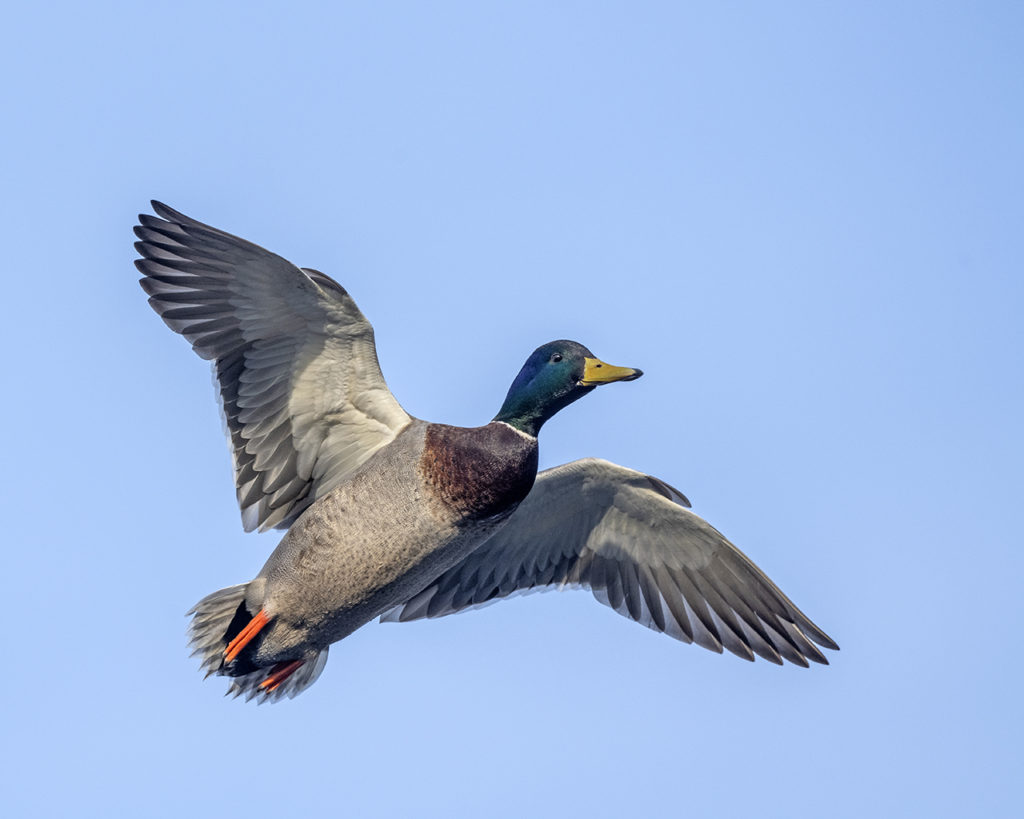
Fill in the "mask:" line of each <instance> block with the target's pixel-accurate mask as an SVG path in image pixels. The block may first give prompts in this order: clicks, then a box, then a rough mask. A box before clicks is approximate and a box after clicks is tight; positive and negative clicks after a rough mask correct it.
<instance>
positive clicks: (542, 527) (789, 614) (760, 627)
mask: <svg viewBox="0 0 1024 819" xmlns="http://www.w3.org/2000/svg"><path fill="white" fill-rule="evenodd" d="M688 506H689V501H688V500H686V497H685V496H684V495H683V494H682V493H681V492H679V491H678V490H676V489H674V488H672V487H671V486H669V485H668V484H666V483H665V482H664V481H660V480H658V479H657V478H652V477H650V476H648V475H644V474H643V473H640V472H635V471H633V470H631V469H626V468H625V467H621V466H616V465H615V464H611V463H608V462H607V461H601V460H597V459H585V460H582V461H574V462H572V463H569V464H565V465H563V466H559V467H556V468H555V469H549V470H546V471H545V472H542V473H540V475H538V476H537V481H536V483H535V485H534V488H533V490H532V491H531V492H530V494H529V496H528V497H527V498H526V500H525V501H523V503H522V504H520V506H519V508H518V509H517V510H516V511H515V512H514V513H513V514H512V516H511V517H510V518H509V521H508V523H507V524H506V525H505V526H504V527H503V528H502V529H499V530H498V532H497V533H495V534H494V535H493V536H492V537H491V538H490V539H489V540H488V541H487V542H485V543H484V544H483V546H481V547H480V548H479V549H478V550H477V551H476V552H474V553H473V554H471V555H470V556H469V557H468V558H466V559H465V560H464V561H463V562H462V563H461V564H459V565H457V566H455V567H454V568H452V569H450V570H449V571H448V572H446V573H445V574H443V575H441V576H440V577H439V578H438V579H437V580H436V581H435V582H434V583H433V584H431V585H430V586H428V587H427V588H426V589H424V590H423V591H421V592H420V593H419V594H418V595H416V597H414V598H413V599H412V600H410V601H409V602H408V603H405V604H404V605H402V606H398V607H397V608H395V609H392V610H391V611H390V612H388V613H387V614H385V615H384V616H383V617H382V618H381V619H382V620H391V621H394V620H400V621H406V620H414V619H417V618H420V617H440V616H443V615H445V614H452V613H454V612H457V611H462V610H465V609H468V608H472V607H474V606H477V605H480V604H482V603H485V602H487V601H491V600H494V599H496V598H501V597H507V596H509V595H511V594H516V593H520V592H525V591H529V590H531V589H536V588H543V587H547V588H553V587H558V586H561V587H566V586H570V587H571V586H582V587H584V588H588V589H590V590H591V592H593V594H594V596H595V597H596V598H597V599H598V600H600V601H601V602H602V603H604V604H606V605H608V606H610V607H611V608H613V609H615V610H616V611H617V612H619V613H620V614H622V615H623V616H626V617H629V618H630V619H632V620H635V621H637V622H639V623H642V624H643V625H645V626H647V627H649V628H652V629H654V630H655V631H660V632H664V633H666V634H669V635H671V636H673V637H675V638H676V639H678V640H682V641H683V642H688V643H690V642H695V643H697V644H698V645H701V646H703V647H704V648H707V649H710V650H711V651H716V652H718V653H721V652H722V651H723V649H728V650H729V651H730V652H732V653H733V654H736V655H737V656H739V657H743V658H744V659H747V660H753V659H754V658H755V655H756V656H758V657H761V658H763V659H765V660H768V661H769V662H772V663H777V664H780V665H781V664H782V663H783V660H788V661H789V662H791V663H794V664H796V665H800V666H807V665H808V661H812V662H816V663H825V664H827V662H828V661H827V660H826V659H825V656H824V655H823V654H822V653H821V651H819V650H818V647H817V646H822V647H825V648H829V649H838V646H837V645H836V644H835V642H833V641H832V639H831V638H830V637H828V635H826V634H825V633H824V632H823V631H821V629H819V628H818V627H817V626H815V625H814V623H812V622H811V621H810V620H809V619H808V618H807V616H806V615H804V614H803V612H801V611H800V610H799V609H798V608H797V607H796V606H794V605H793V603H792V602H791V601H790V600H789V598H788V597H786V596H785V595H784V594H783V593H782V592H781V591H779V589H778V588H777V587H776V586H775V584H774V583H772V581H771V580H769V579H768V578H767V577H766V576H765V574H764V573H763V572H762V571H761V570H760V569H758V568H757V567H756V566H755V565H754V564H753V563H752V562H751V561H750V560H749V559H748V558H747V557H746V556H745V555H744V554H743V553H742V552H740V551H739V550H738V549H737V548H736V547H735V546H733V545H732V544H731V543H730V542H729V541H728V540H726V538H725V537H724V536H723V535H722V534H721V533H720V532H718V531H717V530H716V529H715V528H713V527H712V526H710V525H709V524H708V523H707V522H706V521H704V520H703V519H702V518H700V517H698V516H697V515H695V514H693V513H692V512H690V511H689V509H688V508H687V507H688ZM815 643H817V645H815Z"/></svg>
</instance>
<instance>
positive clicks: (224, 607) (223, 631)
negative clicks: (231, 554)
mask: <svg viewBox="0 0 1024 819" xmlns="http://www.w3.org/2000/svg"><path fill="white" fill-rule="evenodd" d="M249 585H250V584H249V583H242V584H240V585H238V586H229V587H228V588H226V589H220V590H219V591H215V592H214V593H213V594H209V595H207V596H206V597H204V598H203V599H202V600H200V601H199V602H198V603H196V604H195V606H193V607H192V609H191V610H190V611H189V612H188V614H189V615H191V616H192V623H191V624H190V626H189V644H190V645H191V647H192V656H193V657H195V656H198V657H199V665H200V668H201V669H202V670H203V671H205V672H206V676H207V677H209V676H210V675H211V674H219V675H222V676H227V677H233V678H234V679H232V681H231V685H230V686H228V690H227V693H228V694H231V695H233V696H235V697H237V696H240V695H242V694H244V695H245V698H246V699H247V700H251V699H253V698H254V697H259V701H260V702H261V703H264V702H274V701H276V700H279V699H282V698H283V697H294V696H295V695H296V694H298V693H300V692H302V691H304V690H306V689H307V688H309V686H311V685H312V684H313V683H314V682H316V679H317V677H319V676H320V672H321V671H323V669H324V665H326V663H327V649H326V648H325V649H323V650H321V651H317V652H311V653H308V654H306V655H304V656H303V657H301V658H299V659H295V660H291V661H288V662H282V663H276V664H274V665H270V666H259V665H256V664H255V663H254V662H253V660H252V658H251V656H250V655H249V654H248V652H246V653H243V648H245V647H246V646H247V644H248V642H249V641H250V640H252V639H253V638H254V637H255V636H256V634H257V633H258V632H259V631H260V630H261V629H262V628H263V627H264V626H265V625H266V624H267V623H268V622H269V620H268V619H267V618H266V617H265V616H264V614H263V612H262V610H260V611H258V612H256V613H255V614H253V613H252V612H251V611H249V609H248V607H247V606H246V602H245V597H246V592H247V591H248V589H249Z"/></svg>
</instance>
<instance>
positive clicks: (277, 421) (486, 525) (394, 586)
mask: <svg viewBox="0 0 1024 819" xmlns="http://www.w3.org/2000/svg"><path fill="white" fill-rule="evenodd" d="M153 210H154V211H155V212H156V214H157V216H151V215H148V214H142V215H140V216H139V222H140V224H139V225H138V226H136V227H135V233H136V234H137V236H138V238H139V241H138V242H136V244H135V247H136V248H137V249H138V251H139V254H140V255H141V256H142V258H140V259H137V260H136V262H135V263H136V265H137V266H138V268H139V270H140V271H142V273H143V278H142V279H141V284H142V287H143V289H144V290H145V291H146V292H147V293H148V294H149V303H150V304H151V305H152V306H153V309H154V310H156V312H157V313H158V314H159V315H160V317H161V318H162V319H163V320H164V321H165V322H166V323H167V325H168V326H169V327H170V328H171V329H172V330H174V331H175V332H176V333H180V334H181V335H183V336H185V338H187V339H188V340H189V342H191V344H192V348H193V349H194V350H195V351H196V353H198V354H199V355H200V356H201V357H202V358H204V359H207V360H209V361H212V362H213V367H214V371H215V374H216V378H217V381H218V384H219V388H220V397H221V401H222V404H223V410H224V415H225V419H226V423H227V429H228V433H229V435H230V439H231V446H232V450H233V457H234V470H235V486H236V489H237V494H238V502H239V505H240V506H241V510H242V521H243V524H244V526H245V529H246V530H247V531H251V530H253V529H259V530H260V531H263V530H266V529H270V528H277V529H287V532H286V534H285V535H284V537H283V538H282V540H281V542H280V543H279V545H278V546H277V548H276V549H275V550H274V552H273V554H271V556H270V558H269V559H268V560H267V563H266V565H265V566H264V567H263V569H262V570H261V571H260V573H259V574H258V575H257V576H256V578H255V579H254V580H251V581H249V582H248V583H243V584H241V585H238V586H232V587H230V588H227V589H222V590H220V591H217V592H214V593H213V594H211V595H209V596H208V597H206V598H204V599H203V600H201V601H200V602H199V603H197V604H196V606H195V608H194V609H192V611H191V612H189V613H190V614H191V615H193V619H192V623H191V627H190V636H191V643H192V646H193V648H194V649H195V653H196V654H198V655H199V656H200V657H201V662H202V667H203V668H204V669H205V670H206V671H207V672H208V674H220V675H225V676H228V677H230V678H232V682H231V685H230V687H229V693H234V694H235V695H238V694H245V695H246V697H247V698H252V697H258V698H259V699H260V700H276V699H279V698H281V697H282V696H289V697H290V696H294V695H295V694H297V693H299V692H300V691H302V690H304V689H305V688H307V687H308V686H309V685H311V684H312V683H313V681H314V680H316V678H317V676H318V675H319V674H320V672H321V670H322V669H323V667H324V664H325V663H326V661H327V651H328V647H329V646H330V645H331V643H334V642H336V641H338V640H340V639H342V638H343V637H345V636H347V635H348V634H351V633H352V632H353V631H355V630H356V629H357V628H359V627H360V626H362V625H364V624H366V623H368V622H369V621H370V620H373V619H374V618H377V617H380V618H381V620H385V621H406V620H415V619H418V618H421V617H439V616H442V615H445V614H451V613H453V612H457V611H462V610H463V609H467V608H470V607H472V606H477V605H480V604H483V603H486V602H488V601H491V600H495V599H497V598H501V597H506V596H508V595H510V594H514V593H515V592H520V591H525V590H528V589H534V588H540V587H565V586H571V587H583V588H587V589H590V590H591V591H592V592H593V593H594V595H595V597H597V599H598V600H600V601H601V602H602V603H604V604H606V605H608V606H611V607H612V608H613V609H615V610H616V611H617V612H619V613H620V614H623V615H625V616H626V617H630V618H632V619H633V620H636V621H637V622H639V623H642V624H643V625H645V626H648V627H649V628H652V629H654V630H656V631H660V632H664V633H666V634H669V635H671V636H672V637H675V638H677V639H679V640H682V641H684V642H687V643H690V642H695V643H697V644H699V645H701V646H704V647H705V648H709V649H711V650H712V651H717V652H719V653H720V652H721V651H722V649H723V647H724V648H726V649H728V650H729V651H731V652H733V653H734V654H737V655H739V656H740V657H743V658H745V659H748V660H753V659H754V656H755V655H757V656H760V657H763V658H764V659H766V660H769V661H771V662H773V663H778V664H782V662H783V660H788V661H789V662H791V663H796V664H798V665H802V666H807V665H808V660H811V661H814V662H818V663H827V660H826V659H825V657H824V655H823V654H822V653H821V651H819V649H818V647H817V646H816V645H815V643H817V645H818V646H822V647H825V648H830V649H837V648H838V646H837V645H836V644H835V643H834V642H833V641H832V640H831V639H830V638H829V637H828V635H826V634H825V633H824V632H823V631H822V630H821V629H819V628H818V627H817V626H816V625H814V623H812V622H811V621H810V620H809V619H808V618H807V617H806V616H805V615H804V614H803V613H802V612H801V611H800V610H799V609H798V608H797V607H796V606H794V605H793V603H792V602H790V600H789V598H787V597H786V596H785V595H784V594H783V593H782V592H781V591H779V589H778V588H777V587H776V586H775V584H774V583H772V581H771V580H769V579H768V578H767V577H766V576H765V575H764V573H762V572H761V570H760V569H758V568H757V567H756V566H755V565H754V564H753V563H752V562H751V561H750V560H749V559H748V558H747V557H746V556H745V555H743V554H742V553H741V552H740V551H739V550H738V549H736V547H735V546H733V545H732V544H731V543H730V542H729V541H728V540H726V539H725V537H723V536H722V535H721V534H720V533H719V532H718V531H717V530H716V529H714V528H713V527H711V526H710V525H709V524H708V523H706V522H705V521H704V520H703V519H702V518H700V517H698V516H697V515H695V514H693V513H692V512H690V511H689V506H690V503H689V501H688V500H687V499H686V498H685V497H684V496H683V495H682V494H681V493H680V492H678V491H677V490H675V489H673V488H672V487H671V486H669V485H668V484H667V483H665V482H663V481H660V480H658V479H657V478H653V477H651V476H649V475H645V474H643V473H642V472H635V471H634V470H632V469H627V468H625V467H622V466H617V465H615V464H612V463H608V462H607V461H602V460H598V459H594V458H586V459H583V460H579V461H573V462H572V463H568V464H564V465H562V466H558V467H555V468H554V469H548V470H545V471H543V472H541V473H539V474H538V473H537V434H538V433H539V432H540V429H541V427H542V426H543V424H544V422H545V421H547V420H548V419H549V418H551V417H552V416H553V415H554V414H555V413H556V412H558V411H559V410H561V409H563V408H564V407H566V406H568V405H569V404H571V403H572V402H573V401H576V400H578V399H580V398H582V397H583V396H584V395H587V394H588V393H590V392H592V391H593V390H594V388H595V387H598V386H601V385H603V384H609V383H612V382H614V381H632V380H634V379H636V378H639V377H640V376H641V374H642V373H641V372H640V370H635V369H631V368H628V367H615V366H611V365H609V364H606V363H604V362H602V361H601V360H600V359H598V358H597V357H596V356H595V355H594V354H593V353H591V352H590V351H589V350H588V349H587V348H586V347H584V346H583V345H582V344H578V343H576V342H574V341H553V342H550V343H548V344H545V345H543V346H541V347H538V348H537V349H536V350H535V351H534V352H533V354H532V355H531V356H530V357H529V358H528V359H527V361H526V363H525V364H524V365H523V368H522V370H521V371H520V372H519V375H517V376H516V378H515V380H514V381H513V382H512V386H511V388H510V389H509V391H508V395H507V396H506V397H505V401H504V403H503V404H502V406H501V409H499V410H498V414H497V415H495V417H494V419H493V420H492V421H491V422H490V423H488V424H485V425H484V426H480V427H473V428H463V427H453V426H448V425H445V424H432V423H428V422H426V421H421V420H419V419H418V418H413V417H411V416H410V415H409V414H408V413H406V412H405V411H404V410H403V409H402V407H401V406H400V405H399V403H398V401H396V400H395V397H394V396H393V395H392V394H391V392H390V391H389V390H388V388H387V385H386V384H385V383H384V378H383V376H382V375H381V371H380V366H379V364H378V362H377V353H376V349H375V347H374V338H373V328H372V327H371V326H370V323H369V322H368V321H367V320H366V318H364V316H363V314H362V313H361V312H360V311H359V309H358V308H357V307H356V305H355V302H354V301H353V300H352V298H351V297H350V296H349V294H348V293H347V292H346V291H345V289H344V288H343V287H342V286H341V285H339V284H338V283H337V282H335V281H334V280H333V279H331V278H329V277H328V276H325V275H324V274H323V273H320V272H318V271H316V270H310V269H308V268H299V267H296V266H295V265H293V264H291V263H290V262H288V261H286V260H285V259H282V258H281V257H280V256H277V255H275V254H273V253H270V252H269V251H267V250H264V249H263V248H261V247H258V246H256V245H254V244H251V243H250V242H247V241H245V240H243V239H239V238H238V237H236V236H232V235H230V234H228V233H224V232H222V231H220V230H217V229H215V228H212V227H209V226H208V225H204V224H202V223H200V222H197V221H195V220H194V219H190V218H189V217H187V216H185V215H183V214H181V213H178V212H177V211H175V210H173V209H171V208H169V207H167V206H166V205H163V204H160V203H159V202H153Z"/></svg>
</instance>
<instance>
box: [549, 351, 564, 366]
mask: <svg viewBox="0 0 1024 819" xmlns="http://www.w3.org/2000/svg"><path fill="white" fill-rule="evenodd" d="M561 360H562V354H561V353H555V354H554V355H553V356H551V363H552V364H557V363H558V362H559V361H561Z"/></svg>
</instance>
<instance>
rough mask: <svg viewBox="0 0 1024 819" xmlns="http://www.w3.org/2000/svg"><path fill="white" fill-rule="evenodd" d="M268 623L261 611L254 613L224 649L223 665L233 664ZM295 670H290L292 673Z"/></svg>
mask: <svg viewBox="0 0 1024 819" xmlns="http://www.w3.org/2000/svg"><path fill="white" fill-rule="evenodd" d="M269 622H270V618H269V617H267V615H266V613H265V612H264V611H263V609H260V610H259V611H258V612H256V614H255V616H254V617H253V618H252V620H250V621H249V623H248V624H247V625H246V627H245V628H243V629H242V630H241V631H240V632H238V635H237V636H236V637H235V639H234V640H232V641H231V642H230V643H228V645H227V648H225V649H224V664H225V665H227V664H228V663H230V662H233V661H234V659H235V658H236V657H237V656H238V655H239V654H240V653H241V652H242V649H243V648H245V647H246V646H247V645H249V643H251V642H252V640H253V638H254V637H255V636H256V635H257V634H259V633H260V631H262V630H263V627H264V626H266V625H267V623H269ZM294 670H295V669H292V671H294Z"/></svg>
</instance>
